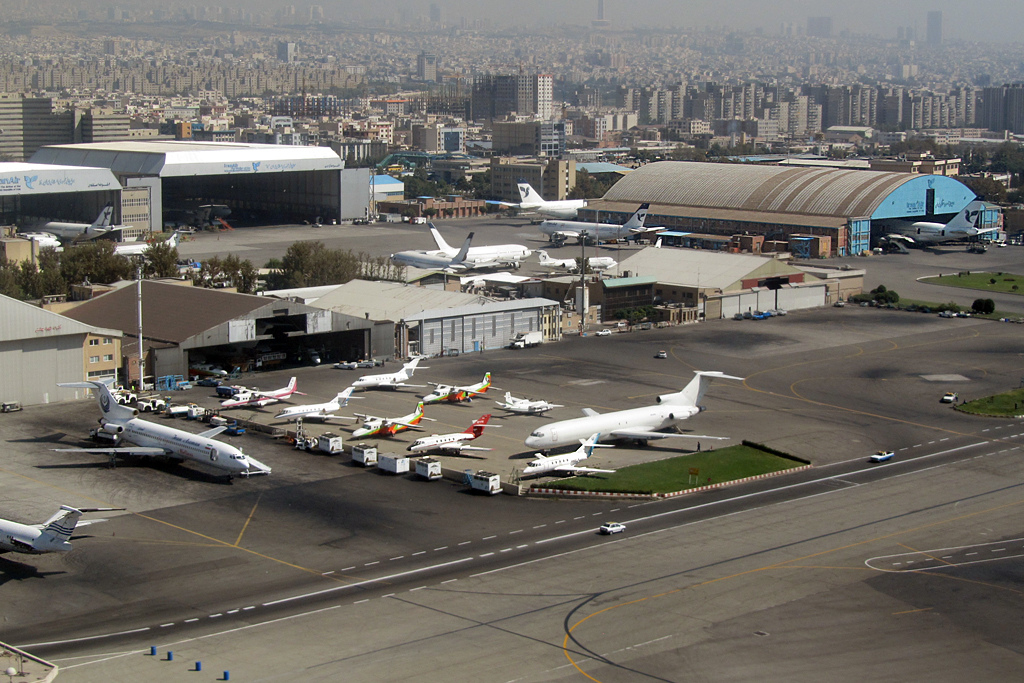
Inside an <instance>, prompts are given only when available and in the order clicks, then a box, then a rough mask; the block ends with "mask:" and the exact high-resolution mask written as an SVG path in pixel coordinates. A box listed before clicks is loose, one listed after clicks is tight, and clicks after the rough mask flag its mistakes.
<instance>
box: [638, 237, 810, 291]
mask: <svg viewBox="0 0 1024 683" xmlns="http://www.w3.org/2000/svg"><path fill="white" fill-rule="evenodd" d="M767 266H772V267H775V268H779V269H781V270H780V272H786V273H789V272H792V273H798V272H800V271H799V270H797V269H796V268H793V267H792V266H788V265H786V264H785V263H782V262H781V261H778V260H776V259H771V258H765V257H763V256H753V255H750V254H723V253H721V252H716V251H708V250H703V249H702V250H695V249H655V248H653V247H648V248H647V249H643V250H641V251H638V252H636V253H635V254H633V255H632V256H630V257H629V258H627V259H624V260H623V261H622V262H621V263H619V270H620V271H629V272H630V273H639V274H640V275H641V276H646V277H653V278H654V279H655V280H656V281H657V282H662V283H666V284H677V285H682V286H686V287H700V288H702V289H721V290H723V291H725V290H728V289H729V288H730V287H733V286H734V285H735V284H736V283H738V282H739V281H740V280H743V279H744V278H747V277H749V276H750V275H751V274H752V273H754V272H755V271H757V270H759V269H763V268H765V267H767ZM634 277H639V276H634Z"/></svg>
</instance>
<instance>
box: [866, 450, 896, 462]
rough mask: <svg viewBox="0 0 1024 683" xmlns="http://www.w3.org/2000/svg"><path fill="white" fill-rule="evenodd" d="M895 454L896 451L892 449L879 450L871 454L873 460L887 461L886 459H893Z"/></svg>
mask: <svg viewBox="0 0 1024 683" xmlns="http://www.w3.org/2000/svg"><path fill="white" fill-rule="evenodd" d="M894 455H895V453H893V452H892V451H878V452H877V453H875V454H874V455H872V456H871V462H885V461H886V460H892V456H894Z"/></svg>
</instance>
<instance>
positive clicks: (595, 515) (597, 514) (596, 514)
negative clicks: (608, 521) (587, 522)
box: [590, 512, 604, 517]
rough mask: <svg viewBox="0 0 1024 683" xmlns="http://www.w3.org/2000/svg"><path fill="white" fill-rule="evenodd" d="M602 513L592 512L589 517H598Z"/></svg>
mask: <svg viewBox="0 0 1024 683" xmlns="http://www.w3.org/2000/svg"><path fill="white" fill-rule="evenodd" d="M603 514H604V513H603V512H595V513H594V514H592V515H590V516H591V517H600V516H601V515H603Z"/></svg>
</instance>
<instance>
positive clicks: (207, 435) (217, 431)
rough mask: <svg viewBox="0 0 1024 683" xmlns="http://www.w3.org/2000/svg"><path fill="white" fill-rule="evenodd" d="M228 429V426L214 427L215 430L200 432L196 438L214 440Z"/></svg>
mask: <svg viewBox="0 0 1024 683" xmlns="http://www.w3.org/2000/svg"><path fill="white" fill-rule="evenodd" d="M225 429H227V425H221V426H220V427H214V428H213V429H207V430H206V431H205V432H199V434H197V435H196V436H202V437H204V438H207V439H212V438H213V437H215V436H217V435H218V434H220V433H221V432H223V431H224V430H225Z"/></svg>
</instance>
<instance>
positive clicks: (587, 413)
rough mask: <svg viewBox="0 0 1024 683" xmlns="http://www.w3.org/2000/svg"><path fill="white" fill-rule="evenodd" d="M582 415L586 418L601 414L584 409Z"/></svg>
mask: <svg viewBox="0 0 1024 683" xmlns="http://www.w3.org/2000/svg"><path fill="white" fill-rule="evenodd" d="M583 414H584V415H586V416H587V417H597V416H598V415H600V414H601V413H599V412H597V411H596V410H594V409H593V408H584V409H583Z"/></svg>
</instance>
